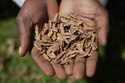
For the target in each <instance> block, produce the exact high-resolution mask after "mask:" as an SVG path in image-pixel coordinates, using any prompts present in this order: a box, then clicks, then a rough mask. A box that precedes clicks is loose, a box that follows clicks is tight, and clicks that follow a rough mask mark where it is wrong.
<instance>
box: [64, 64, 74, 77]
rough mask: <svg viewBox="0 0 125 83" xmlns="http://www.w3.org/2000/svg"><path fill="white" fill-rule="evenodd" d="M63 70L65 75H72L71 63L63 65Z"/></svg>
mask: <svg viewBox="0 0 125 83" xmlns="http://www.w3.org/2000/svg"><path fill="white" fill-rule="evenodd" d="M64 69H65V72H66V74H67V75H72V73H73V63H70V64H65V65H64Z"/></svg>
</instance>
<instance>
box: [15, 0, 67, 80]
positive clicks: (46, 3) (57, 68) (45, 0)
mask: <svg viewBox="0 0 125 83" xmlns="http://www.w3.org/2000/svg"><path fill="white" fill-rule="evenodd" d="M57 12H58V5H57V3H56V0H26V2H25V3H24V5H23V7H22V8H21V10H20V12H19V14H18V16H17V27H18V31H19V37H20V48H19V53H20V55H25V54H26V53H27V52H28V51H29V50H30V49H32V59H33V60H34V62H35V63H36V64H37V65H38V66H39V67H40V69H41V70H42V71H43V72H44V73H45V74H46V75H48V76H52V75H54V73H56V75H57V77H59V78H60V79H64V78H65V72H64V69H63V68H62V66H61V65H59V64H52V65H51V64H50V63H49V62H48V61H47V60H45V59H44V58H43V57H42V56H40V52H39V51H38V50H37V49H36V48H35V47H33V45H32V42H33V31H34V25H35V24H39V23H40V24H44V23H45V22H46V21H48V19H52V18H53V17H54V16H55V14H56V13H57Z"/></svg>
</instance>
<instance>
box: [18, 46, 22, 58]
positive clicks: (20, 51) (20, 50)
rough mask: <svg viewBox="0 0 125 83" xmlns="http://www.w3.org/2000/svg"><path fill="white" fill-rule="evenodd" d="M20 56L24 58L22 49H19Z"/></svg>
mask: <svg viewBox="0 0 125 83" xmlns="http://www.w3.org/2000/svg"><path fill="white" fill-rule="evenodd" d="M19 55H20V56H22V48H21V47H19Z"/></svg>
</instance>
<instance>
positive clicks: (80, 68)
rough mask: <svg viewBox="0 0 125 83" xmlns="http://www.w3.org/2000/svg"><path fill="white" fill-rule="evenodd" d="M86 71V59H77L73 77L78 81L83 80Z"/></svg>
mask: <svg viewBox="0 0 125 83" xmlns="http://www.w3.org/2000/svg"><path fill="white" fill-rule="evenodd" d="M84 70H85V58H81V57H76V60H75V65H74V68H73V76H74V78H75V79H76V80H80V79H82V78H83V75H84Z"/></svg>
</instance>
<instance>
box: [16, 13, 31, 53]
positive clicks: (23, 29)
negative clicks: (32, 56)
mask: <svg viewBox="0 0 125 83" xmlns="http://www.w3.org/2000/svg"><path fill="white" fill-rule="evenodd" d="M26 15H27V14H25V15H19V16H18V17H17V28H18V31H19V37H20V47H19V54H20V55H25V54H26V52H27V51H28V50H29V49H30V44H31V42H30V41H31V28H32V21H31V19H30V18H29V16H26Z"/></svg>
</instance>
